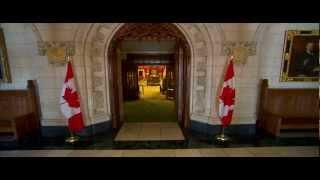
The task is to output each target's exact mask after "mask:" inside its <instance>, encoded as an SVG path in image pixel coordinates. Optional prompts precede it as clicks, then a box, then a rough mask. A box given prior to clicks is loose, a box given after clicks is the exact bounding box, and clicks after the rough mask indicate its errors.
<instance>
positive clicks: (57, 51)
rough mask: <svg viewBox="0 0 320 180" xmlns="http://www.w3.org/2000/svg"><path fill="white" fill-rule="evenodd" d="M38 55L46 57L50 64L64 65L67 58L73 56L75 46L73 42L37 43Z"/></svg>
mask: <svg viewBox="0 0 320 180" xmlns="http://www.w3.org/2000/svg"><path fill="white" fill-rule="evenodd" d="M37 44H38V53H39V55H40V56H47V57H48V60H49V63H51V64H57V63H58V64H61V63H62V64H64V63H66V62H67V60H66V57H67V56H74V55H75V44H74V42H73V41H60V42H57V41H38V42H37Z"/></svg>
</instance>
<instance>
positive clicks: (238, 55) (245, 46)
mask: <svg viewBox="0 0 320 180" xmlns="http://www.w3.org/2000/svg"><path fill="white" fill-rule="evenodd" d="M256 46H257V42H256V41H238V42H236V41H225V42H223V44H222V53H221V54H222V55H228V56H229V55H233V56H234V58H235V62H236V63H241V64H245V63H246V61H247V59H248V57H249V56H254V55H256Z"/></svg>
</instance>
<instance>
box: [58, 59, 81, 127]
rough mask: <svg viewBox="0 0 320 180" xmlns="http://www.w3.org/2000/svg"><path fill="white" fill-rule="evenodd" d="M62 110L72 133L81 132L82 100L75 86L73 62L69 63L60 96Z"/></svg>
mask: <svg viewBox="0 0 320 180" xmlns="http://www.w3.org/2000/svg"><path fill="white" fill-rule="evenodd" d="M60 109H61V112H62V113H63V115H64V116H65V117H66V118H67V120H68V128H69V130H70V131H71V132H79V131H81V129H82V128H83V127H84V125H83V119H82V114H81V110H80V100H79V96H78V93H77V90H76V86H75V80H74V77H73V70H72V65H71V62H70V61H69V62H68V63H67V73H66V78H65V80H64V84H63V87H62V91H61V96H60Z"/></svg>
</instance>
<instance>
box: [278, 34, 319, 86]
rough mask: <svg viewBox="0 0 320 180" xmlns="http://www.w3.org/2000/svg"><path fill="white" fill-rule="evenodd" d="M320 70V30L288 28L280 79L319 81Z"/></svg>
mask: <svg viewBox="0 0 320 180" xmlns="http://www.w3.org/2000/svg"><path fill="white" fill-rule="evenodd" d="M319 70H320V68H319V30H312V31H299V30H288V31H287V32H286V34H285V45H284V49H283V59H282V68H281V79H280V81H286V82H288V81H304V82H305V81H318V80H319Z"/></svg>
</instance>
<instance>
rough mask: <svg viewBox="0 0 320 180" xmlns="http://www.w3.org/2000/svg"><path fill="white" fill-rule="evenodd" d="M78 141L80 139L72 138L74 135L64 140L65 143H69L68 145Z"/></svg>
mask: <svg viewBox="0 0 320 180" xmlns="http://www.w3.org/2000/svg"><path fill="white" fill-rule="evenodd" d="M79 140H80V138H79V137H77V136H74V135H71V136H70V137H68V138H66V142H67V143H70V144H73V143H75V142H78V141H79Z"/></svg>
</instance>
